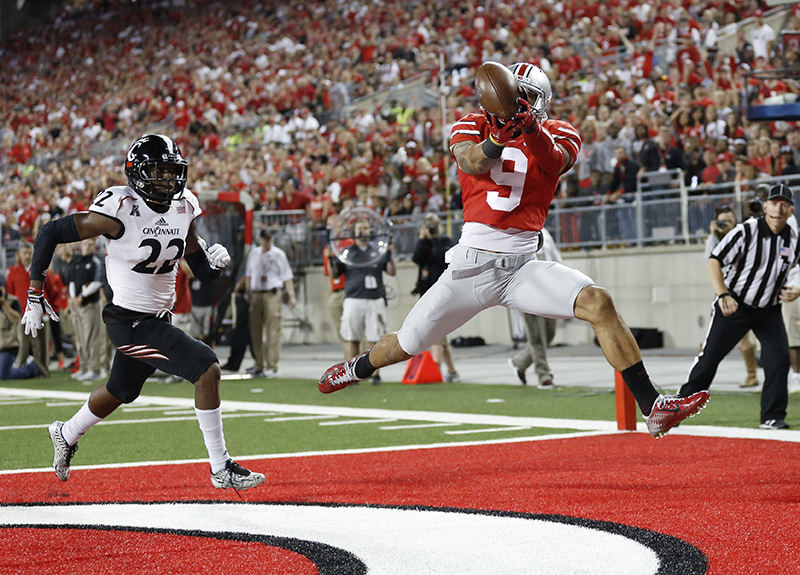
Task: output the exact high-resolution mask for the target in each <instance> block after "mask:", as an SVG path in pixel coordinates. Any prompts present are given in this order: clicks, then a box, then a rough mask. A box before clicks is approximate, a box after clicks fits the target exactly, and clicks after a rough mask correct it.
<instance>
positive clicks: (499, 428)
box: [444, 426, 530, 435]
mask: <svg viewBox="0 0 800 575" xmlns="http://www.w3.org/2000/svg"><path fill="white" fill-rule="evenodd" d="M524 429H530V427H528V426H521V427H490V428H488V429H460V430H458V431H445V432H444V434H445V435H465V434H467V433H497V432H498V431H522V430H524Z"/></svg>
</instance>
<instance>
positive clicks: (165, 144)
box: [125, 134, 189, 206]
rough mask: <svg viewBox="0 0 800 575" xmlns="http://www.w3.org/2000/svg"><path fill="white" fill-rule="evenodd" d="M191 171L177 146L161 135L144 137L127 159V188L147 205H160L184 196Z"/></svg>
mask: <svg viewBox="0 0 800 575" xmlns="http://www.w3.org/2000/svg"><path fill="white" fill-rule="evenodd" d="M188 169H189V162H187V161H186V159H184V157H183V154H181V150H180V148H179V147H178V145H177V144H176V143H175V142H173V141H172V140H171V139H170V138H168V137H167V136H162V135H161V134H147V135H146V136H142V137H141V138H139V139H138V140H136V141H135V142H134V143H133V144H131V147H130V148H128V154H127V156H126V157H125V175H126V176H128V185H129V186H130V187H131V188H133V189H134V191H136V192H137V193H138V194H139V195H140V196H142V197H143V198H144V199H145V200H146V201H148V202H153V203H155V204H160V205H167V206H168V205H169V204H170V202H172V201H173V200H179V199H180V198H181V196H183V190H184V188H185V187H186V175H187V173H188Z"/></svg>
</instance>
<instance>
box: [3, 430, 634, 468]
mask: <svg viewBox="0 0 800 575" xmlns="http://www.w3.org/2000/svg"><path fill="white" fill-rule="evenodd" d="M616 433H625V432H622V431H615V432H611V433H608V432H603V431H579V432H577V433H556V434H553V435H535V436H533V437H508V438H504V439H487V440H483V441H452V442H449V443H425V444H422V445H392V446H387V447H361V448H358V449H331V450H330V451H301V452H297V453H264V454H260V455H238V456H236V457H235V459H236V460H237V461H253V460H259V459H289V458H295V457H325V456H328V455H353V454H359V453H386V452H392V451H413V450H417V449H440V448H442V447H472V446H475V445H497V444H503V443H523V442H525V443H526V442H529V441H547V440H551V439H574V438H580V437H595V436H599V435H614V434H616ZM194 463H208V459H175V460H172V461H136V462H127V463H103V464H100V465H70V469H72V470H75V469H117V468H120V467H144V466H152V465H189V464H194ZM52 472H53V468H52V467H35V468H33V467H32V468H27V469H5V470H0V475H13V474H17V473H52Z"/></svg>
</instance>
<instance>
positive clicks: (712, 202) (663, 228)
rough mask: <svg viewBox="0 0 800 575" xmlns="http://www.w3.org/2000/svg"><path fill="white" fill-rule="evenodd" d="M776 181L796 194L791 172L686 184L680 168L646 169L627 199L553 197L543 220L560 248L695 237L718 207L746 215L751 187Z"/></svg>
mask: <svg viewBox="0 0 800 575" xmlns="http://www.w3.org/2000/svg"><path fill="white" fill-rule="evenodd" d="M778 182H784V183H786V184H789V185H790V186H792V187H793V191H794V194H795V199H796V200H798V199H800V196H799V195H798V194H800V186H798V184H800V178H798V176H796V175H795V176H781V177H770V178H769V179H759V180H748V181H741V182H728V183H724V184H711V185H700V186H696V187H690V186H687V185H686V184H685V178H684V173H683V172H682V171H681V170H672V171H666V172H647V173H644V174H642V176H641V177H640V178H639V184H638V187H637V191H636V194H635V196H634V198H632V200H629V201H621V202H619V203H615V204H605V203H598V204H592V205H585V204H586V203H587V202H593V199H592V198H589V197H583V198H569V199H557V200H554V201H553V204H552V205H551V207H550V212H549V215H548V216H547V223H546V224H545V225H546V227H547V229H548V230H550V232H551V233H552V234H553V237H554V238H555V240H556V241H557V242H558V244H559V247H560V248H561V249H564V248H579V249H607V248H614V247H624V246H636V247H643V246H648V245H663V244H677V243H684V244H688V243H691V242H699V241H702V240H704V239H705V237H706V236H707V235H708V226H709V224H710V222H711V220H712V219H714V217H715V216H716V210H717V209H718V208H720V207H722V206H730V207H731V208H733V209H734V211H735V212H736V214H737V217H738V219H739V220H740V221H741V219H743V218H745V217H748V216H749V215H750V210H749V208H748V204H749V202H750V201H751V200H753V199H755V198H756V189H757V188H758V187H759V186H760V185H764V184H767V185H770V186H771V185H773V184H775V183H778ZM597 201H598V202H602V197H601V198H599V199H598V200H597Z"/></svg>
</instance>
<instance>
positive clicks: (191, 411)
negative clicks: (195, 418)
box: [164, 409, 195, 415]
mask: <svg viewBox="0 0 800 575" xmlns="http://www.w3.org/2000/svg"><path fill="white" fill-rule="evenodd" d="M164 415H195V411H194V409H172V410H165V411H164Z"/></svg>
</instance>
